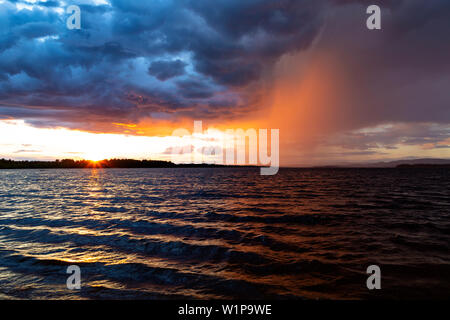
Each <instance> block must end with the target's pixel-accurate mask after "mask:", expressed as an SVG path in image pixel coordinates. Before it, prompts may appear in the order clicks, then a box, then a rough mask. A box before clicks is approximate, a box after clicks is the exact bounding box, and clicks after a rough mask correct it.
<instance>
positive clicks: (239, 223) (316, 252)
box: [0, 168, 450, 299]
mask: <svg viewBox="0 0 450 320" xmlns="http://www.w3.org/2000/svg"><path fill="white" fill-rule="evenodd" d="M449 217H450V174H449V171H448V169H432V168H428V169H334V170H333V169H281V170H280V172H279V174H277V175H275V176H260V175H259V170H257V169H248V168H223V169H217V168H209V169H194V168H190V169H182V168H175V169H56V170H0V297H2V298H5V297H6V298H26V299H42V298H44V299H46V298H51V299H67V298H74V299H128V298H130V299H178V298H193V299H196V298H201V299H203V298H206V299H210V298H226V299H232V298H244V299H245V298H248V299H263V298H277V299H292V298H294V299H299V298H313V299H315V298H324V299H367V298H389V299H391V298H393V299H410V298H449V297H450V253H449V252H450V250H449V249H450V219H449ZM72 264H76V265H78V266H80V268H81V273H82V275H81V276H82V289H81V290H79V291H77V290H75V291H71V290H68V289H67V288H66V278H67V276H68V275H67V274H66V269H67V267H68V266H69V265H72ZM371 264H376V265H379V266H380V268H381V272H382V289H381V290H376V291H374V290H372V291H369V290H368V289H367V288H366V278H367V274H366V272H365V271H366V268H367V267H368V266H369V265H371Z"/></svg>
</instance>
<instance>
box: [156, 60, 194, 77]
mask: <svg viewBox="0 0 450 320" xmlns="http://www.w3.org/2000/svg"><path fill="white" fill-rule="evenodd" d="M186 65H187V63H185V62H183V61H181V60H179V59H177V60H174V61H153V62H152V64H151V65H150V67H149V68H148V73H149V74H151V75H152V76H155V77H156V78H158V80H161V81H166V80H167V79H170V78H173V77H176V76H181V75H183V74H184V68H185V67H186Z"/></svg>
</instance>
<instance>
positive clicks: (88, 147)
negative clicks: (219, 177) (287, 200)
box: [0, 0, 450, 165]
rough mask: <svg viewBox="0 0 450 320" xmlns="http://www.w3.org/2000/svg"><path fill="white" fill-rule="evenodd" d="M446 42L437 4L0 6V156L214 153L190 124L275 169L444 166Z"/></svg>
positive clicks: (155, 1) (299, 1) (260, 0)
mask: <svg viewBox="0 0 450 320" xmlns="http://www.w3.org/2000/svg"><path fill="white" fill-rule="evenodd" d="M71 4H75V5H78V6H79V7H80V9H81V28H80V29H79V30H77V29H72V30H70V29H68V28H67V26H66V20H67V18H68V17H69V16H70V14H67V13H66V8H67V7H68V6H69V5H71ZM370 4H377V5H379V6H380V7H381V30H369V29H368V28H367V27H366V20H367V18H368V17H369V15H368V14H367V13H366V8H367V7H368V6H369V5H370ZM449 40H450V1H448V0H429V1H423V0H403V1H402V0H395V1H394V0H392V1H389V0H385V1H381V0H378V1H376V0H375V1H374V0H371V1H364V0H317V1H309V0H278V1H274V0H270V1H269V0H245V1H242V0H214V1H211V0H177V1H175V0H174V1H172V0H152V1H142V0H84V1H56V0H55V1H53V0H48V1H38V0H33V1H32V0H28V1H25V0H17V1H12V0H10V1H6V0H0V158H11V159H17V160H21V159H44V160H52V159H62V158H77V159H78V158H79V159H81V158H86V159H92V160H97V159H101V158H111V157H121V158H142V159H143V158H145V159H169V158H168V156H169V152H168V150H170V148H172V147H174V146H186V145H187V146H192V148H191V150H192V152H201V148H203V147H204V146H205V145H207V144H205V143H206V142H205V141H210V144H211V143H212V144H214V143H219V142H218V141H219V140H220V139H216V138H217V137H216V136H214V134H208V133H205V134H204V135H197V136H191V137H183V138H181V137H179V138H176V137H172V132H173V131H174V130H175V129H177V128H185V129H187V130H188V131H193V123H194V121H195V120H200V121H202V123H203V128H204V129H206V128H208V127H211V128H216V129H217V130H222V131H224V130H226V129H236V128H242V129H244V130H246V129H249V128H254V129H256V130H258V129H261V128H267V129H279V145H280V162H281V165H318V164H332V163H340V162H364V161H379V160H394V159H403V158H425V157H435V158H450V90H449V88H450V63H449V62H448V60H449V58H448V57H449V56H450V41H449ZM211 141H213V142H211ZM214 141H215V142H214Z"/></svg>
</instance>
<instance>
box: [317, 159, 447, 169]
mask: <svg viewBox="0 0 450 320" xmlns="http://www.w3.org/2000/svg"><path fill="white" fill-rule="evenodd" d="M448 165H450V159H436V158H423V159H404V160H393V161H379V162H367V163H344V164H338V165H331V166H321V167H322V168H397V167H436V166H444V167H447V166H448Z"/></svg>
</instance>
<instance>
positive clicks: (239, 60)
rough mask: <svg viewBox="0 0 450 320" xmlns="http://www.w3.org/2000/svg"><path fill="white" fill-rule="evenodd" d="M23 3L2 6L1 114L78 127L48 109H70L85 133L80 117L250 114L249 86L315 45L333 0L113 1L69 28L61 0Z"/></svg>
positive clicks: (88, 10) (86, 9)
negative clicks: (290, 55) (279, 62)
mask: <svg viewBox="0 0 450 320" xmlns="http://www.w3.org/2000/svg"><path fill="white" fill-rule="evenodd" d="M17 3H20V4H22V5H26V6H30V5H31V4H30V3H27V2H21V1H6V2H5V3H3V4H1V5H0V6H1V10H0V21H2V22H0V24H1V25H0V27H2V28H1V30H2V31H0V39H1V40H0V106H1V105H3V108H2V109H0V112H1V114H0V116H1V115H3V116H4V117H5V116H8V117H11V116H14V112H13V111H12V109H14V107H11V106H17V107H16V110H17V116H18V117H19V116H21V117H24V116H26V115H27V114H28V116H29V117H30V119H29V121H33V123H39V119H40V118H46V119H47V120H49V121H55V125H58V124H59V122H60V121H61V122H64V123H66V122H67V121H69V122H70V120H69V119H68V116H67V117H66V113H64V112H55V113H54V114H53V116H50V117H49V115H48V111H53V110H61V111H62V110H67V111H70V112H69V113H73V117H72V119H73V122H74V123H76V124H75V126H77V125H79V126H80V127H85V125H86V122H85V121H83V120H82V119H92V118H96V119H97V120H99V121H103V120H104V121H111V118H112V117H115V116H121V117H123V118H125V119H126V120H129V121H132V120H133V121H137V120H139V118H142V117H148V116H151V114H152V113H153V112H159V113H161V112H166V113H170V114H174V112H176V111H177V110H179V109H183V110H184V112H183V113H182V115H183V116H191V117H202V116H205V117H208V118H211V117H213V114H214V113H216V116H217V117H220V116H221V113H222V112H225V113H226V110H224V109H226V107H221V108H212V109H211V110H205V106H208V105H210V106H217V105H220V104H224V103H225V102H226V103H232V105H229V106H228V107H229V108H230V110H233V109H234V110H236V109H239V108H240V107H246V104H247V102H248V101H247V98H246V95H249V94H251V93H245V92H244V91H242V89H243V88H245V87H246V86H247V85H248V84H250V83H251V82H253V81H255V80H258V79H259V78H260V77H261V74H262V72H263V71H264V69H266V68H270V66H271V65H272V64H273V63H274V62H275V61H276V59H277V58H278V57H280V56H281V55H282V54H283V53H286V52H289V51H292V50H297V49H301V48H305V47H307V46H308V45H309V44H310V42H311V41H312V40H313V38H314V37H315V35H316V33H317V31H318V30H319V28H320V26H321V23H322V10H321V8H323V5H324V3H325V2H323V1H318V2H314V3H312V2H310V1H293V0H289V1H288V0H282V1H278V2H277V3H276V4H274V2H273V1H268V0H264V1H263V0H259V1H255V0H252V1H245V2H242V1H234V0H227V1H222V0H220V1H214V3H213V2H211V1H201V0H200V1H187V0H182V1H134V0H133V1H129V0H127V1H120V0H112V1H110V3H109V4H107V5H93V4H91V5H89V4H83V5H80V7H81V12H82V19H81V25H82V28H81V30H68V29H67V28H66V26H65V22H66V19H67V17H68V15H67V14H65V13H64V14H62V13H61V11H60V12H58V11H57V10H56V9H57V5H58V2H56V1H52V2H37V3H35V4H33V5H31V10H28V9H22V10H18V9H17V8H16V4H17ZM84 3H86V2H84ZM60 9H62V10H65V8H60ZM62 12H64V11H62ZM146 71H147V72H146ZM152 76H154V77H155V78H156V79H155V78H153V77H152ZM175 78H176V79H175ZM224 92H226V97H224V96H223V95H224ZM36 106H38V107H36ZM200 106H201V107H200ZM11 108H12V109H11ZM2 110H3V111H2ZM40 112H41V116H40V115H39V113H40ZM229 113H230V115H231V113H232V112H231V111H229ZM92 115H94V116H92ZM102 118H103V119H102ZM122 120H124V119H122ZM47 123H48V122H47Z"/></svg>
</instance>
